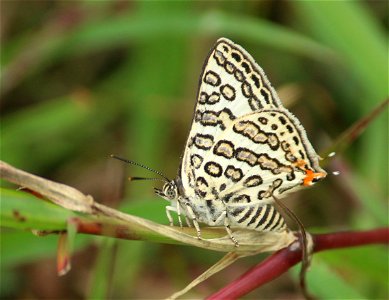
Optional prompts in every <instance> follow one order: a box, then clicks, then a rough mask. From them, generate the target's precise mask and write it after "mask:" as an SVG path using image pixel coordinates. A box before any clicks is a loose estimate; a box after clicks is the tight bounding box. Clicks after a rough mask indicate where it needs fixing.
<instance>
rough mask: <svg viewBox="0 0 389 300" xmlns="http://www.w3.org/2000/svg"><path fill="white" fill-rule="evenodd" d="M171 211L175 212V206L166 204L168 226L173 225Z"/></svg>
mask: <svg viewBox="0 0 389 300" xmlns="http://www.w3.org/2000/svg"><path fill="white" fill-rule="evenodd" d="M172 211H174V212H176V213H177V209H176V208H175V207H172V206H166V216H167V218H168V220H169V224H170V226H173V217H172V215H171V213H170V212H172Z"/></svg>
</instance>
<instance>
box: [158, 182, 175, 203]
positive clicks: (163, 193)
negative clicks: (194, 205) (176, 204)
mask: <svg viewBox="0 0 389 300" xmlns="http://www.w3.org/2000/svg"><path fill="white" fill-rule="evenodd" d="M154 191H155V193H156V194H157V195H158V196H160V197H162V198H164V199H166V200H168V201H171V200H175V199H177V198H178V188H177V184H176V182H175V181H174V180H171V181H166V182H165V184H164V185H163V187H162V189H157V188H155V189H154Z"/></svg>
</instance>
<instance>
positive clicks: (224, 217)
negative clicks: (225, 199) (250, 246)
mask: <svg viewBox="0 0 389 300" xmlns="http://www.w3.org/2000/svg"><path fill="white" fill-rule="evenodd" d="M222 220H223V223H224V228H225V229H226V231H227V234H228V236H229V237H230V239H231V241H232V242H233V243H234V245H235V247H239V243H238V241H237V240H236V239H235V237H234V235H233V234H232V230H231V226H230V221H229V217H228V212H227V206H226V209H225V210H224V211H223V212H222V214H221V215H220V216H219V217H218V218H217V219H216V220H215V221H214V223H215V224H220V222H221V221H222Z"/></svg>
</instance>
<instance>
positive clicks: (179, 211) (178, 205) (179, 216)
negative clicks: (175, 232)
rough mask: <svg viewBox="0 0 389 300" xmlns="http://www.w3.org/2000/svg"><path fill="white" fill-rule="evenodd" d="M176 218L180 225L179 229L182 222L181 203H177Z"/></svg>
mask: <svg viewBox="0 0 389 300" xmlns="http://www.w3.org/2000/svg"><path fill="white" fill-rule="evenodd" d="M176 211H177V217H178V223H179V224H180V227H181V228H182V221H181V202H180V201H177V209H176Z"/></svg>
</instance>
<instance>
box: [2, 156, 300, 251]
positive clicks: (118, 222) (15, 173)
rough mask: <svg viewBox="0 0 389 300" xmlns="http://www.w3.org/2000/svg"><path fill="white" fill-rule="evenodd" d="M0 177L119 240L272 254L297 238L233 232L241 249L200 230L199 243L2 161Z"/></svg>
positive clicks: (189, 231) (190, 234)
mask: <svg viewBox="0 0 389 300" xmlns="http://www.w3.org/2000/svg"><path fill="white" fill-rule="evenodd" d="M0 177H1V178H3V179H5V180H7V181H9V182H12V183H15V184H17V185H19V186H22V187H23V188H28V189H29V190H32V191H34V192H35V193H38V194H40V195H41V196H42V197H44V198H46V199H48V200H50V201H51V202H53V203H55V204H57V205H59V206H61V207H63V208H65V209H68V210H72V211H77V212H79V213H82V214H83V216H82V217H80V219H85V218H93V221H92V222H95V223H94V224H95V225H97V227H99V226H100V225H99V224H101V225H102V226H101V228H100V232H99V233H100V234H101V235H106V236H114V237H122V238H124V237H125V236H126V238H128V239H134V238H135V239H143V240H158V239H159V240H158V241H159V242H166V241H167V240H170V241H172V242H173V241H178V242H179V243H183V244H186V245H192V246H196V247H201V248H205V249H208V250H214V251H221V252H239V253H240V254H246V255H249V254H250V253H253V254H254V253H258V251H261V252H273V251H276V250H279V249H282V248H284V247H286V246H287V245H289V244H290V243H292V242H293V241H294V240H295V239H296V238H295V236H294V235H293V233H292V232H291V231H288V230H285V231H283V232H258V231H255V232H254V231H252V230H251V231H250V230H239V231H238V230H237V231H235V232H234V233H235V236H236V237H239V241H240V247H239V248H236V247H235V245H234V244H233V243H231V240H230V238H229V237H228V235H226V233H225V231H222V232H221V231H220V229H219V228H204V229H202V234H203V237H204V239H201V240H200V239H198V238H197V237H196V234H195V231H194V229H193V228H185V230H182V229H180V228H175V227H171V226H165V225H161V224H157V223H154V222H151V221H149V220H146V219H143V218H140V217H136V216H133V215H129V214H126V213H123V212H121V211H118V210H116V209H113V208H110V207H107V206H105V205H103V204H100V203H98V202H95V201H94V199H93V197H92V196H89V195H84V194H83V193H81V192H80V191H78V190H76V189H74V188H72V187H70V186H66V185H64V184H60V183H57V182H53V181H50V180H47V179H44V178H41V177H39V176H36V175H33V174H30V173H27V172H25V171H23V170H20V169H17V168H15V167H13V166H11V165H9V164H7V163H5V162H3V161H0ZM90 225H93V224H90ZM95 234H97V233H95ZM161 237H162V239H163V241H161Z"/></svg>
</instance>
